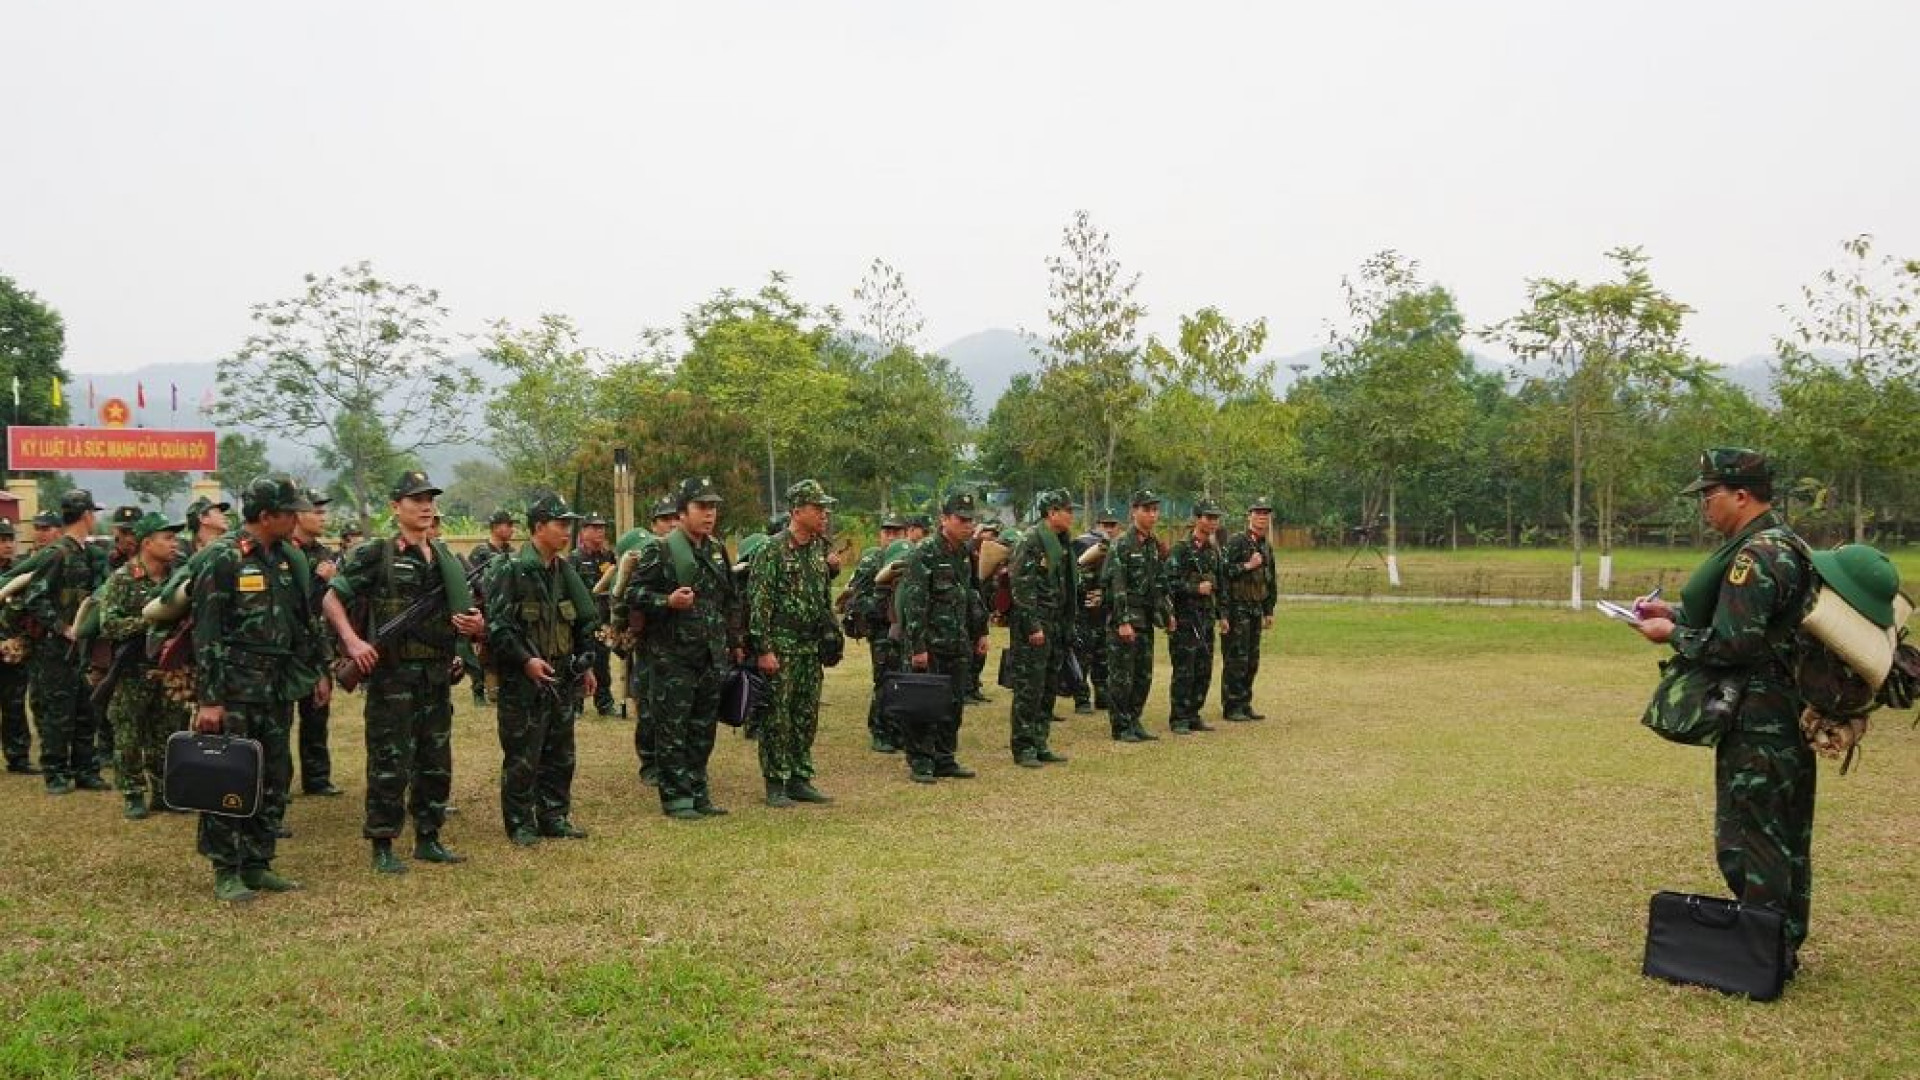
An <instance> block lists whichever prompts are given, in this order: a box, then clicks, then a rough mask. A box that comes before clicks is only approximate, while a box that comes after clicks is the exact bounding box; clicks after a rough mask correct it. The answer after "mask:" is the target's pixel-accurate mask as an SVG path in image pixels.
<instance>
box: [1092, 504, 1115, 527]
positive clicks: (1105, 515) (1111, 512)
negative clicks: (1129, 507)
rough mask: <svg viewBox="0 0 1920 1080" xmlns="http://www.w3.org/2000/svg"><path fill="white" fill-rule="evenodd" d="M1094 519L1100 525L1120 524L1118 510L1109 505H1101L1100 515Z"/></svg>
mask: <svg viewBox="0 0 1920 1080" xmlns="http://www.w3.org/2000/svg"><path fill="white" fill-rule="evenodd" d="M1096 520H1097V521H1098V522H1099V523H1100V524H1102V525H1118V524H1120V511H1118V510H1116V509H1114V508H1113V507H1111V506H1103V507H1101V508H1100V516H1099V517H1098V518H1097V519H1096Z"/></svg>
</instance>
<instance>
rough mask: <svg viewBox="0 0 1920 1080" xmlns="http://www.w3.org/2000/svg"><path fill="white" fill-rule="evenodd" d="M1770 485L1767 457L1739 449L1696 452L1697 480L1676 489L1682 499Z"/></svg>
mask: <svg viewBox="0 0 1920 1080" xmlns="http://www.w3.org/2000/svg"><path fill="white" fill-rule="evenodd" d="M1772 482H1773V466H1772V465H1769V464H1768V463H1767V455H1765V454H1763V453H1761V452H1760V451H1758V450H1745V449H1742V448H1740V447H1719V448H1717V449H1713V450H1702V451H1700V478H1699V479H1697V480H1695V481H1694V482H1693V483H1691V484H1688V485H1687V486H1686V487H1683V488H1681V489H1680V494H1682V495H1698V494H1699V493H1701V492H1703V491H1705V490H1707V489H1708V488H1714V487H1719V486H1721V485H1722V484H1725V485H1727V486H1728V487H1744V486H1745V485H1748V484H1767V483H1772Z"/></svg>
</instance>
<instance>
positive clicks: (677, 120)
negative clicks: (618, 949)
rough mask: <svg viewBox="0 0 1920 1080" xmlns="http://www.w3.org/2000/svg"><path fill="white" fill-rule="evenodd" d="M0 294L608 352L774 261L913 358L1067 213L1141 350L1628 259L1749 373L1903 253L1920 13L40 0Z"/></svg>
mask: <svg viewBox="0 0 1920 1080" xmlns="http://www.w3.org/2000/svg"><path fill="white" fill-rule="evenodd" d="M0 6H3V8H4V10H3V11H0V26H4V27H5V34H6V40H7V44H6V46H5V48H4V61H3V62H0V94H3V95H4V97H3V98H0V100H3V101H4V102H5V116H6V120H5V124H4V129H3V130H4V133H5V134H4V139H3V140H0V273H4V274H7V275H9V276H11V277H13V278H14V279H16V280H17V281H18V282H20V283H21V284H22V285H24V286H25V287H27V288H29V289H31V290H33V291H35V292H37V293H38V294H39V295H40V296H41V297H42V298H43V299H45V300H46V301H48V302H50V303H52V304H53V305H54V306H56V307H57V308H58V309H59V310H60V311H61V312H62V313H63V314H64V315H65V317H66V320H67V327H68V363H69V366H70V367H71V368H73V369H75V370H78V371H115V370H124V369H127V368H131V367H136V366H139V365H141V364H145V363H154V362H170V361H186V360H210V359H214V358H217V357H219V356H221V355H222V354H224V353H226V352H228V351H231V350H232V349H233V348H234V347H235V346H236V345H237V344H238V343H239V342H240V341H241V340H242V339H243V338H244V336H245V334H246V332H247V329H248V320H247V313H248V307H249V305H251V304H253V303H255V302H258V301H263V300H271V299H277V298H281V297H284V296H290V295H292V294H294V293H295V292H297V291H298V289H299V288H300V277H301V275H302V274H304V273H307V272H309V271H314V272H327V271H330V270H332V269H335V268H337V267H339V266H341V265H343V264H346V263H348V262H352V261H355V260H359V259H363V258H364V259H370V260H372V261H373V262H374V264H375V266H376V268H377V269H378V270H379V271H380V272H382V273H383V274H385V275H387V276H389V277H393V278H397V279H401V280H407V281H413V282H418V283H421V284H426V285H431V286H434V287H437V288H439V289H440V290H441V291H442V293H443V295H444V298H445V300H446V302H447V303H448V305H449V306H450V307H451V308H452V309H453V328H454V329H456V330H460V331H467V330H472V329H476V328H478V327H479V326H480V325H481V324H482V323H483V322H484V321H485V320H487V319H491V318H496V317H502V316H504V317H509V318H513V319H515V320H525V319H531V318H532V317H533V316H535V315H537V314H538V313H540V312H542V311H560V312H565V313H568V314H571V315H573V316H574V317H575V318H576V319H577V320H578V321H579V323H580V324H581V326H582V328H583V330H584V331H585V334H586V336H587V338H588V339H589V340H590V341H591V342H592V343H594V344H598V345H601V346H603V347H609V348H617V349H625V348H628V347H630V346H631V345H632V344H633V342H634V340H635V337H636V335H637V333H638V331H639V330H640V329H641V328H643V327H645V326H649V325H658V324H663V323H671V322H673V321H674V320H675V319H676V317H677V315H678V313H680V312H681V311H683V310H685V309H686V308H687V307H689V306H691V305H692V304H694V303H696V302H697V301H699V300H701V299H703V298H705V297H706V296H708V295H710V294H711V293H712V292H713V291H714V290H715V289H716V288H719V287H721V286H729V285H730V286H737V287H741V288H751V287H754V286H756V285H757V284H758V283H759V282H761V281H762V280H763V279H764V276H765V273H766V271H767V270H769V269H770V268H775V267H778V268H781V269H784V270H786V271H789V272H790V273H791V274H792V275H793V278H794V282H795V285H796V287H797V288H798V290H799V291H800V292H801V293H802V294H803V295H805V296H806V297H808V298H809V299H812V300H815V301H818V302H835V303H840V304H842V305H850V304H851V297H850V293H851V291H852V289H853V286H854V284H855V283H856V282H857V281H858V279H859V277H860V274H861V272H862V271H863V269H864V268H865V267H866V265H867V263H868V262H869V261H870V260H872V259H873V258H874V257H875V256H880V257H884V258H886V259H887V260H889V261H890V262H892V263H893V264H894V265H895V266H897V267H898V268H899V269H900V270H901V271H902V272H903V273H904V274H905V275H906V278H907V282H908V284H909V286H910V287H911V288H912V290H913V292H914V294H915V295H916V297H917V299H918V301H919V304H920V306H921V308H922V309H923V310H924V312H925V314H926V317H927V330H926V335H925V339H926V340H925V344H926V345H928V346H933V347H937V346H940V345H943V344H945V343H947V342H948V341H950V340H952V339H954V338H957V337H959V336H961V335H964V334H968V333H972V332H974V331H976V330H981V329H985V328H988V327H995V326H1001V327H1011V328H1028V329H1039V328H1040V327H1041V326H1042V324H1043V323H1044V321H1045V318H1046V310H1045V309H1046V273H1045V267H1044V263H1043V260H1044V259H1045V258H1046V256H1047V255H1049V254H1051V253H1053V252H1054V251H1056V250H1057V249H1058V246H1059V238H1060V230H1061V226H1062V225H1063V224H1064V223H1065V222H1066V220H1067V218H1068V216H1069V215H1070V214H1071V213H1072V211H1074V210H1075V209H1076V208H1085V209H1087V210H1090V211H1091V212H1092V213H1093V215H1094V218H1095V221H1096V222H1097V223H1098V224H1100V225H1101V226H1103V227H1104V228H1106V229H1108V230H1109V231H1110V232H1111V233H1112V236H1113V245H1114V252H1115V254H1116V255H1117V256H1118V257H1119V258H1120V259H1121V260H1122V262H1123V263H1124V264H1125V265H1126V266H1127V267H1128V268H1130V269H1133V270H1137V271H1138V272H1139V273H1140V274H1141V275H1142V282H1141V292H1140V297H1141V299H1142V300H1144V302H1145V303H1146V304H1147V305H1148V307H1149V309H1150V313H1151V314H1150V319H1151V323H1152V327H1153V328H1154V329H1156V330H1165V329H1167V328H1170V327H1172V326H1173V325H1174V324H1175V320H1176V319H1177V317H1178V315H1179V314H1180V313H1182V312H1186V311H1191V310H1193V309H1194V308H1196V307H1200V306H1203V305H1207V304H1214V305H1218V306H1220V307H1221V308H1223V309H1224V310H1226V311H1227V312H1228V313H1229V314H1230V315H1232V316H1234V317H1238V318H1244V317H1251V316H1255V315H1265V316H1267V317H1268V318H1269V320H1270V322H1271V326H1272V333H1271V337H1270V341H1271V351H1273V352H1276V353H1279V352H1292V351H1294V350H1297V349H1301V348H1305V347H1308V346H1311V345H1314V344H1317V343H1318V342H1319V341H1320V340H1321V339H1322V338H1323V335H1324V325H1325V323H1326V320H1328V319H1329V318H1333V317H1335V316H1337V315H1338V313H1339V310H1340V289H1339V282H1340V277H1341V275H1342V274H1344V273H1348V272H1350V271H1352V269H1353V268H1354V267H1355V266H1356V265H1357V264H1358V263H1359V262H1360V260H1361V259H1362V258H1364V257H1365V256H1366V255H1367V254H1368V253H1370V252H1372V251H1375V250H1378V249H1380V248H1383V247H1395V248H1399V249H1400V250H1402V251H1404V252H1406V253H1407V254H1409V255H1412V256H1414V257H1416V258H1418V259H1419V260H1421V262H1422V263H1423V264H1424V266H1425V268H1426V270H1427V272H1428V274H1429V275H1430V277H1431V278H1433V279H1434V280H1437V281H1440V282H1442V283H1444V284H1446V285H1448V286H1450V287H1452V288H1453V289H1454V291H1455V293H1456V295H1457V296H1458V297H1459V300H1460V303H1461V306H1462V308H1463V310H1464V311H1465V313H1466V315H1467V317H1468V319H1469V321H1470V323H1471V324H1473V325H1476V326H1479V325H1484V324H1486V323H1488V322H1492V321H1494V320H1497V319H1499V318H1502V317H1504V316H1506V315H1509V314H1512V313H1513V312H1514V311H1516V310H1517V309H1518V307H1519V306H1520V304H1521V302H1522V299H1523V290H1524V287H1525V281H1526V279H1527V278H1528V277H1532V276H1542V275H1552V276H1572V277H1581V278H1589V277H1593V276H1595V275H1598V274H1600V273H1602V272H1604V270H1605V263H1604V260H1603V259H1602V253H1603V252H1604V251H1605V250H1606V249H1607V248H1609V247H1612V246H1614V245H1618V244H1641V245H1644V246H1645V247H1646V249H1647V251H1648V253H1649V254H1650V255H1651V256H1652V258H1653V270H1654V274H1655V277H1656V280H1657V281H1658V282H1659V283H1660V284H1662V285H1663V286H1665V287H1666V288H1667V289H1669V290H1670V291H1671V292H1673V293H1674V294H1675V295H1676V296H1678V297H1679V298H1680V299H1682V300H1684V301H1685V302H1687V303H1690V304H1692V305H1693V306H1694V307H1695V308H1697V309H1698V313H1697V314H1696V315H1695V316H1694V318H1693V319H1692V321H1691V323H1690V331H1689V332H1690V336H1691V338H1692V340H1693V341H1694V342H1695V344H1696V345H1697V346H1698V347H1699V348H1700V349H1701V350H1702V351H1703V352H1704V353H1705V354H1706V355H1708V356H1709V357H1711V358H1713V359H1716V360H1720V361H1733V360H1738V359H1741V358H1743V357H1745V356H1747V355H1750V354H1753V353H1757V352H1762V351H1764V350H1766V349H1768V348H1769V344H1770V341H1771V339H1772V337H1773V335H1774V334H1775V333H1776V332H1778V331H1779V330H1780V328H1781V317H1780V315H1779V313H1778V307H1779V305H1781V304H1782V303H1786V302H1789V301H1792V300H1793V299H1794V298H1795V297H1796V295H1797V290H1798V287H1799V286H1800V285H1801V284H1802V283H1804V282H1806V281H1808V280H1810V279H1811V278H1812V277H1813V276H1814V275H1815V274H1816V273H1817V272H1818V271H1819V270H1821V269H1822V268H1823V267H1826V266H1828V265H1830V264H1832V263H1833V262H1834V261H1835V260H1836V259H1837V257H1838V255H1839V248H1838V244H1839V242H1840V241H1841V240H1842V239H1844V238H1846V237H1848V236H1851V235H1854V234H1856V233H1860V232H1871V233H1874V234H1876V236H1877V237H1878V238H1879V246H1880V249H1881V250H1882V251H1884V252H1888V253H1897V254H1901V255H1906V256H1914V255H1920V166H1917V162H1920V138H1916V136H1920V130H1917V129H1920V110H1917V109H1916V105H1920V91H1916V88H1915V84H1914V82H1913V50H1914V48H1915V45H1916V43H1917V42H1920V4H1914V3H1911V2H1887V3H1837V2H1832V0H1828V2H1823V3H1818V4H1810V3H1805V2H1804V0H1801V2H1793V3H1756V2H1752V0H1748V2H1741V3H1699V2H1671V0H1670V2H1666V3H1622V2H1617V0H1616V2H1613V3H1607V4H1594V3H1591V2H1587V3H1580V4H1561V3H1553V2H1548V0H1521V2H1512V3H1468V2H1455V3H1448V4H1431V3H1405V4H1382V3H1357V2H1356V3H1345V4H1336V3H1324V2H1322V3H1315V4H1311V5H1288V4H1280V3H1247V4H1206V3H1197V2H1192V0H1189V2H1183V3H1169V2H1166V0H1158V2H1150V3H1119V2H1114V0H1106V2H1102V3H1074V4H1065V3H1061V4H1049V3H1044V2H1041V0H1027V2H1024V3H1004V4H1003V3H981V2H973V3H964V4H962V3H952V4H931V3H913V2H909V0H895V2H890V3H883V2H873V3H822V2H802V0H793V2H767V3H721V2H717V0H706V2H692V3H688V2H682V3H672V4H664V3H663V4H646V3H637V2H634V3H614V2H606V3H561V2H546V3H525V2H520V3H505V2H478V0H459V2H451V0H449V2H437V3H424V2H419V0H409V2H404V3H403V2H396V0H386V2H381V3H342V2H337V0H336V2H329V3H324V4H321V3H305V4H296V3H260V2H245V3H213V2H206V0H193V2H188V0H177V2H171V3H166V2H134V0H125V2H121V3H96V2H80V0H58V2H52V0H48V2H39V3H30V2H26V0H0Z"/></svg>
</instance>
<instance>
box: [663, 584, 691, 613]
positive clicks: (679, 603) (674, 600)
mask: <svg viewBox="0 0 1920 1080" xmlns="http://www.w3.org/2000/svg"><path fill="white" fill-rule="evenodd" d="M667 606H668V607H670V608H672V609H673V610H675V611H685V610H687V609H688V608H690V607H692V606H693V588H692V586H689V585H682V586H680V587H679V588H677V589H675V590H673V592H671V593H669V594H668V595H667Z"/></svg>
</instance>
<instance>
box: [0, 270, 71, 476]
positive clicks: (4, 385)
mask: <svg viewBox="0 0 1920 1080" xmlns="http://www.w3.org/2000/svg"><path fill="white" fill-rule="evenodd" d="M66 348H67V328H66V323H65V322H63V321H62V320H61V318H60V313H59V312H57V311H55V310H54V309H53V308H51V307H48V306H47V305H46V304H45V303H43V302H42V301H41V300H40V298H39V297H37V296H35V295H34V294H33V293H31V292H28V291H27V290H25V289H23V288H21V287H20V286H19V285H18V284H16V283H15V282H14V280H13V279H12V278H10V277H7V276H6V275H4V274H0V395H4V396H5V400H6V402H7V407H8V410H9V411H8V412H7V422H8V423H9V424H21V425H27V426H45V425H53V426H58V425H61V424H65V423H67V417H68V413H67V405H66V400H67V399H66V398H65V397H64V396H63V397H62V399H61V404H59V405H55V404H53V397H52V395H53V381H54V380H55V379H59V380H60V382H61V384H62V385H63V386H65V385H67V384H69V383H71V382H72V378H71V376H69V375H68V374H67V369H66V368H65V367H64V366H62V364H61V358H62V356H64V355H65V353H66ZM5 453H6V450H5V448H4V447H0V455H4V454H5ZM0 466H4V467H3V468H0V473H4V472H5V471H6V470H7V469H11V468H12V463H11V462H6V461H5V460H4V458H0Z"/></svg>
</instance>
